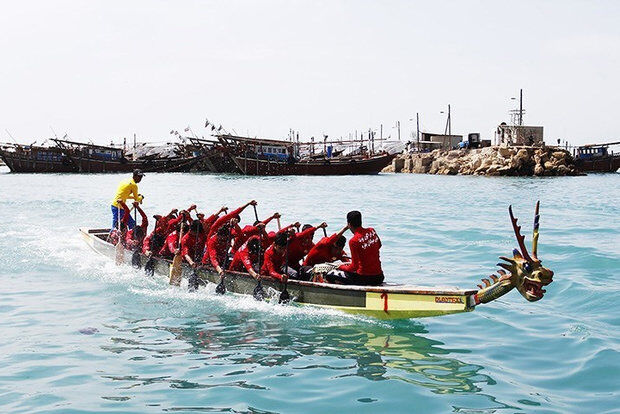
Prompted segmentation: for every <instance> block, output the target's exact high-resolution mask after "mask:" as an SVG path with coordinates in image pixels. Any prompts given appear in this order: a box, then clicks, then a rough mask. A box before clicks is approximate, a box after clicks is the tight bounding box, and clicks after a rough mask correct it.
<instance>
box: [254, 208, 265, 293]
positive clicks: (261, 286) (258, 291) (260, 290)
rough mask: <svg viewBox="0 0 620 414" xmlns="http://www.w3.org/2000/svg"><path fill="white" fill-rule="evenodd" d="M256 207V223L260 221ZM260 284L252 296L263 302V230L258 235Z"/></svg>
mask: <svg viewBox="0 0 620 414" xmlns="http://www.w3.org/2000/svg"><path fill="white" fill-rule="evenodd" d="M252 207H254V217H256V221H258V212H257V211H256V206H252ZM258 237H259V240H258V243H259V244H258V283H257V284H256V287H255V288H254V292H252V296H254V299H256V300H257V301H259V302H261V301H262V300H263V299H265V291H264V290H263V283H262V280H261V277H260V267H261V256H262V254H263V253H262V249H263V231H262V230H261V231H260V233H258Z"/></svg>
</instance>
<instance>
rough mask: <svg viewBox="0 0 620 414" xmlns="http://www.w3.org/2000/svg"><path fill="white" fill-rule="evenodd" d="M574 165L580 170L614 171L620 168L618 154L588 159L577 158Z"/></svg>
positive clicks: (619, 156)
mask: <svg viewBox="0 0 620 414" xmlns="http://www.w3.org/2000/svg"><path fill="white" fill-rule="evenodd" d="M575 166H576V167H577V169H578V170H579V171H581V172H616V171H618V169H619V168H620V155H608V156H605V157H599V158H590V159H579V158H577V159H576V160H575Z"/></svg>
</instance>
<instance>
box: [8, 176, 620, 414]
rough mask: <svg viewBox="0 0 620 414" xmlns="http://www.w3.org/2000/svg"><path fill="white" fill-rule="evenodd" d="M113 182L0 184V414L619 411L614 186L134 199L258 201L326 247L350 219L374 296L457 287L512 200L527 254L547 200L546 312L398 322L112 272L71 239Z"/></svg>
mask: <svg viewBox="0 0 620 414" xmlns="http://www.w3.org/2000/svg"><path fill="white" fill-rule="evenodd" d="M122 178H124V176H123V175H70V174H66V175H62V174H60V175H17V174H0V215H1V217H2V220H0V412H3V413H4V412H11V413H18V412H46V413H52V412H53V413H71V412H136V413H137V412H234V413H271V412H281V413H305V412H314V413H324V412H336V413H339V414H344V413H366V412H368V413H398V412H420V413H426V412H459V413H522V412H549V413H551V412H553V413H556V412H562V413H564V412H582V413H585V412H596V413H600V412H618V409H619V407H620V398H619V391H620V375H619V374H618V370H619V369H620V355H619V346H620V341H619V337H620V334H619V326H620V312H619V310H620V306H619V305H618V303H619V302H620V293H619V288H620V280H619V272H620V254H619V253H618V249H619V248H620V221H619V220H618V216H619V214H620V206H619V202H620V176H619V175H618V174H607V175H590V176H586V177H563V178H489V177H459V176H454V177H448V176H430V175H409V174H402V175H393V174H381V175H378V176H363V177H277V178H251V177H243V176H232V175H208V174H204V175H200V174H147V175H146V177H145V178H144V180H143V182H142V183H140V192H141V193H142V194H144V195H145V202H144V208H145V210H146V211H147V213H148V214H149V216H152V215H153V214H165V213H166V212H168V211H169V210H170V209H172V208H174V207H176V208H186V207H188V206H189V205H190V204H192V203H196V204H197V205H198V210H199V211H202V212H205V213H207V214H208V213H211V212H214V211H216V210H217V209H218V208H219V207H221V206H222V205H226V206H229V207H231V208H234V207H237V206H239V205H241V204H242V203H245V202H246V201H249V200H251V199H256V200H257V201H258V212H259V215H260V216H261V217H266V216H268V215H271V214H272V213H273V212H275V211H278V212H280V213H281V214H282V221H283V224H288V223H291V222H295V221H300V222H302V223H311V224H318V223H320V222H322V221H326V222H327V223H328V224H329V228H328V229H329V231H330V232H331V231H336V230H338V229H340V228H341V226H343V225H344V224H345V215H346V213H347V212H348V211H349V210H353V209H358V210H360V211H362V213H363V215H364V223H365V225H367V226H372V227H374V228H375V229H376V230H377V233H378V234H379V236H380V237H381V240H382V242H383V248H382V250H381V259H382V263H383V267H384V271H385V274H386V275H387V279H388V280H390V281H392V282H401V283H413V284H423V285H432V286H458V287H462V288H475V287H476V285H477V284H478V283H480V278H482V277H488V275H490V274H491V273H492V272H493V271H494V270H496V269H497V268H496V266H495V263H497V261H498V256H500V255H509V254H510V252H511V250H512V249H513V247H515V246H516V245H517V243H516V240H515V237H514V235H513V233H512V228H511V225H510V221H509V218H508V205H509V204H512V205H513V209H514V211H515V214H516V215H517V216H518V217H519V223H520V224H522V225H523V233H524V234H525V235H526V237H527V241H526V242H527V243H528V246H529V243H530V241H531V225H532V220H533V212H534V205H535V202H536V200H539V199H540V200H541V219H540V222H541V225H540V244H539V257H540V258H541V259H542V260H543V262H544V265H545V266H547V267H549V268H550V269H552V270H554V272H555V277H554V282H553V284H551V285H550V286H548V287H547V293H546V295H545V297H544V298H543V299H542V300H541V301H539V302H536V303H529V302H526V301H525V300H524V299H523V298H522V297H521V296H520V295H519V294H518V293H517V292H516V291H514V292H511V293H510V294H508V295H506V296H504V297H502V298H500V299H499V300H497V301H495V302H492V303H490V304H487V305H483V306H480V307H479V308H477V309H476V311H475V312H473V313H464V314H458V315H451V316H443V317H434V318H426V319H415V320H403V321H380V320H375V319H369V318H362V317H355V316H348V315H345V314H342V313H340V312H337V311H325V310H319V309H316V308H312V307H299V306H280V305H273V304H268V303H258V302H255V301H254V300H253V299H252V298H249V297H240V296H238V295H230V294H229V295H225V296H217V295H216V294H215V293H214V292H213V290H214V289H213V286H209V287H207V288H206V289H202V290H200V291H199V292H197V293H187V292H185V291H183V290H180V289H178V288H171V287H169V286H168V285H167V284H166V282H165V280H164V279H161V278H155V279H149V278H146V277H145V276H144V275H143V273H142V272H141V271H138V270H134V269H132V268H131V267H128V266H122V267H116V266H115V265H114V263H112V261H111V260H109V259H107V258H104V257H102V256H99V255H97V254H96V253H95V252H93V251H92V250H90V248H89V247H88V246H87V245H86V244H85V243H84V242H83V241H82V239H81V238H80V235H79V233H78V227H82V226H84V227H99V228H100V227H106V226H109V224H110V218H111V217H110V216H111V214H110V207H109V205H110V201H111V198H112V197H113V195H114V191H115V189H116V186H117V184H118V182H119V181H120V180H121V179H122ZM242 219H243V221H244V222H252V221H253V220H254V214H253V211H252V210H251V209H249V210H247V211H246V212H244V213H243V214H242ZM270 228H271V229H274V228H275V223H272V224H270ZM317 239H318V235H317V237H316V238H315V241H316V240H317Z"/></svg>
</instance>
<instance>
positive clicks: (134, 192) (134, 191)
mask: <svg viewBox="0 0 620 414" xmlns="http://www.w3.org/2000/svg"><path fill="white" fill-rule="evenodd" d="M130 185H131V194H130V195H129V197H128V198H131V199H133V200H135V201H137V202H138V203H141V202H142V199H143V198H144V197H142V194H139V193H138V184H136V183H134V182H132V183H131V184H130Z"/></svg>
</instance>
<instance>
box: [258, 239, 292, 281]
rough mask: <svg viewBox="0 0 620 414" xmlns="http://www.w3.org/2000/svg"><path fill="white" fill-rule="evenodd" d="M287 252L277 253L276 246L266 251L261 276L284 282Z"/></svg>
mask: <svg viewBox="0 0 620 414" xmlns="http://www.w3.org/2000/svg"><path fill="white" fill-rule="evenodd" d="M285 255H286V252H284V251H283V252H281V253H278V252H276V249H275V245H273V244H272V245H271V246H270V247H269V248H268V249H267V250H266V251H265V260H264V262H263V265H262V267H261V270H260V271H261V274H263V275H269V276H271V277H273V278H276V279H278V280H282V266H283V265H284V261H285V259H286V256H285Z"/></svg>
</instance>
